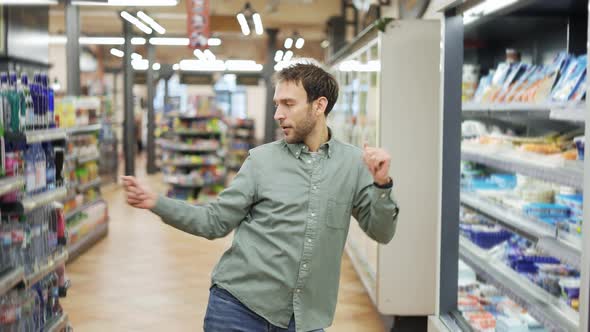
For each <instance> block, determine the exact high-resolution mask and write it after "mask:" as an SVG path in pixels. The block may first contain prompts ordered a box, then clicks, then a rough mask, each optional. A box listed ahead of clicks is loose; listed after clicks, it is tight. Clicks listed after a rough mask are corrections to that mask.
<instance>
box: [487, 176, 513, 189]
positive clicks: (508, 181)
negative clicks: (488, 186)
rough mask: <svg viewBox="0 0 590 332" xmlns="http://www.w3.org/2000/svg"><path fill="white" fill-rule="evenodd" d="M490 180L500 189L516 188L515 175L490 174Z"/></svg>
mask: <svg viewBox="0 0 590 332" xmlns="http://www.w3.org/2000/svg"><path fill="white" fill-rule="evenodd" d="M490 180H491V181H492V182H493V183H495V184H497V185H498V186H499V187H501V188H505V189H511V188H514V187H516V175H514V174H499V173H498V174H492V175H491V176H490Z"/></svg>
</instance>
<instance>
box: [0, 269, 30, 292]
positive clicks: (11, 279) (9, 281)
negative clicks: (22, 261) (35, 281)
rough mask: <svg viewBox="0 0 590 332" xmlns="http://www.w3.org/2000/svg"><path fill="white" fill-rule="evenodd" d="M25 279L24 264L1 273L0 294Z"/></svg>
mask: <svg viewBox="0 0 590 332" xmlns="http://www.w3.org/2000/svg"><path fill="white" fill-rule="evenodd" d="M24 280H25V269H24V268H23V267H22V266H19V267H15V268H12V269H10V270H9V271H6V272H4V273H3V274H2V275H0V295H1V294H5V293H6V292H8V291H9V290H11V289H12V288H14V287H15V286H16V285H18V284H19V283H23V282H24Z"/></svg>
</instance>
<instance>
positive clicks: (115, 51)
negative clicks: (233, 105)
mask: <svg viewBox="0 0 590 332" xmlns="http://www.w3.org/2000/svg"><path fill="white" fill-rule="evenodd" d="M111 54H112V55H114V56H116V57H117V58H122V57H123V56H124V55H125V52H123V51H121V50H119V49H116V48H111Z"/></svg>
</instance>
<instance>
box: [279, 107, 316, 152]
mask: <svg viewBox="0 0 590 332" xmlns="http://www.w3.org/2000/svg"><path fill="white" fill-rule="evenodd" d="M316 122H317V121H316V120H315V119H314V118H313V113H312V107H311V105H310V106H309V108H308V110H307V114H306V116H305V117H304V118H303V119H302V120H301V121H300V122H299V123H296V124H295V126H294V127H293V128H292V129H291V135H285V141H286V142H287V143H289V144H297V143H302V142H303V141H304V140H305V139H306V138H307V136H309V134H310V133H311V132H312V131H313V128H314V127H315V125H316Z"/></svg>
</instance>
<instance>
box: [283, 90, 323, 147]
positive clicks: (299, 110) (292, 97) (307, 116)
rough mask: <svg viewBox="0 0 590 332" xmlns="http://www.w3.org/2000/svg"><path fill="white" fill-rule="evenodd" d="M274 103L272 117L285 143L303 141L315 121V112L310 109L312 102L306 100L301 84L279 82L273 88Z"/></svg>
mask: <svg viewBox="0 0 590 332" xmlns="http://www.w3.org/2000/svg"><path fill="white" fill-rule="evenodd" d="M274 103H275V106H276V112H275V117H274V118H275V120H277V121H278V122H279V125H280V126H281V129H282V130H283V134H284V135H285V140H286V141H287V143H289V144H293V143H301V142H303V141H304V140H305V138H306V137H307V136H308V135H309V134H310V133H311V132H312V130H313V128H314V127H315V125H316V123H317V114H315V113H314V112H313V111H312V106H313V105H312V104H313V103H308V102H307V93H306V92H305V89H304V88H303V85H301V84H298V83H295V82H285V81H281V82H279V83H278V84H277V86H276V89H275V95H274Z"/></svg>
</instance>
